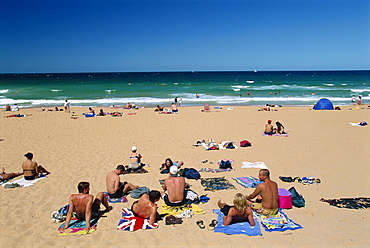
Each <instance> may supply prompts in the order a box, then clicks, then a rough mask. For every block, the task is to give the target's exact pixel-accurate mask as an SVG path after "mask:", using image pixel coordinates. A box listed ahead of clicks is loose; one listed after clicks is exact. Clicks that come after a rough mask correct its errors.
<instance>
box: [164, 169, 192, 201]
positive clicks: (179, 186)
mask: <svg viewBox="0 0 370 248" xmlns="http://www.w3.org/2000/svg"><path fill="white" fill-rule="evenodd" d="M185 187H186V183H185V179H184V178H183V177H179V176H178V167H177V166H175V165H173V166H171V168H170V177H169V178H167V179H166V180H164V184H163V186H162V188H163V190H164V191H163V192H161V195H162V198H163V200H164V202H165V203H166V204H167V206H182V205H185V203H186V191H185ZM166 191H167V193H165V192H166Z"/></svg>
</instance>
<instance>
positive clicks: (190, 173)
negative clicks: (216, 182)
mask: <svg viewBox="0 0 370 248" xmlns="http://www.w3.org/2000/svg"><path fill="white" fill-rule="evenodd" d="M184 175H185V177H186V178H187V179H196V180H198V179H200V173H199V172H198V171H197V170H196V169H193V168H190V169H187V170H186V171H185V173H184Z"/></svg>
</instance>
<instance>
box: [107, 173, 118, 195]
mask: <svg viewBox="0 0 370 248" xmlns="http://www.w3.org/2000/svg"><path fill="white" fill-rule="evenodd" d="M106 185H107V191H108V193H109V194H114V193H115V192H116V191H117V190H118V188H119V186H120V177H119V176H118V175H117V174H116V173H115V172H114V171H112V172H109V173H108V174H107V177H106Z"/></svg>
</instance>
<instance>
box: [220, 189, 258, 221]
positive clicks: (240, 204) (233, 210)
mask: <svg viewBox="0 0 370 248" xmlns="http://www.w3.org/2000/svg"><path fill="white" fill-rule="evenodd" d="M233 204H234V206H229V205H227V204H226V203H222V202H221V200H218V202H217V205H218V207H219V208H220V211H221V212H222V213H223V214H224V215H225V216H224V220H223V225H224V226H228V225H230V224H231V223H237V222H249V224H250V225H251V226H255V225H256V224H255V223H254V219H253V213H252V209H251V207H250V206H249V205H248V202H247V200H246V199H245V197H244V195H243V194H242V193H237V194H236V195H235V196H234V201H233Z"/></svg>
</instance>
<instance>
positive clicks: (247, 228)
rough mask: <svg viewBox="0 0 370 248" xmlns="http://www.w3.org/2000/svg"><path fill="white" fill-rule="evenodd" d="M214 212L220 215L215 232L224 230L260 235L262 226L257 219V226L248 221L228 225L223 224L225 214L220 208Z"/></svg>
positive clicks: (233, 232) (227, 232)
mask: <svg viewBox="0 0 370 248" xmlns="http://www.w3.org/2000/svg"><path fill="white" fill-rule="evenodd" d="M213 212H214V213H215V214H217V215H218V225H217V226H216V227H215V230H214V232H222V233H225V234H229V235H232V234H245V235H248V236H260V235H262V233H261V228H260V223H259V222H258V221H257V219H256V218H255V219H254V222H255V223H256V225H255V226H251V225H250V224H249V223H248V222H239V223H234V224H231V225H228V226H223V221H224V214H223V213H222V212H221V211H220V210H219V209H214V210H213Z"/></svg>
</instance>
